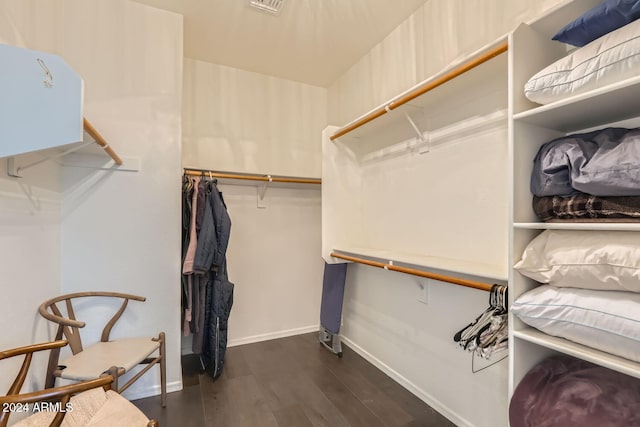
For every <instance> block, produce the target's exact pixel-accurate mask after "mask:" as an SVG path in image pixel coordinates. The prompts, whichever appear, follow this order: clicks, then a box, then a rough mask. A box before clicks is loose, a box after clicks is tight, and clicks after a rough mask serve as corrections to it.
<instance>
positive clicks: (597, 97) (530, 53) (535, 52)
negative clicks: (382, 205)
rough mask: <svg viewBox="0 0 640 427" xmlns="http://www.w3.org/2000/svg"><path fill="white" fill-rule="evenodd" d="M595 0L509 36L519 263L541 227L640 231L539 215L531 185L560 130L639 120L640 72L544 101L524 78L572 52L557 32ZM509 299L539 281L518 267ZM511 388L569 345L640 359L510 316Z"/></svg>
mask: <svg viewBox="0 0 640 427" xmlns="http://www.w3.org/2000/svg"><path fill="white" fill-rule="evenodd" d="M596 3H597V1H573V2H566V3H564V4H562V5H560V6H559V7H558V8H556V10H554V11H551V13H549V14H548V15H547V16H545V17H544V18H542V19H541V20H540V21H538V22H535V23H531V24H530V25H527V24H523V25H521V26H520V27H518V28H517V29H516V30H515V31H514V32H513V34H512V35H511V36H510V39H509V69H510V112H511V120H510V130H509V141H510V142H509V143H510V149H511V150H510V151H511V157H512V170H511V178H512V179H511V180H510V181H511V182H512V185H513V187H512V190H511V193H512V197H511V214H510V223H511V230H510V259H509V264H510V265H511V266H513V265H514V264H515V263H516V262H517V261H518V260H519V259H520V257H521V256H522V253H523V250H524V248H525V247H526V245H527V244H528V243H529V242H530V241H531V239H533V238H534V237H535V236H536V235H538V234H539V233H541V232H542V231H543V230H548V229H556V230H621V231H629V232H640V224H638V223H622V222H616V223H602V222H600V223H598V222H593V223H586V222H579V223H541V222H539V221H538V219H537V218H536V216H535V214H534V212H533V208H532V197H533V196H532V194H531V192H530V190H529V183H530V176H531V169H532V164H533V159H534V157H535V155H536V153H537V151H538V149H539V147H540V146H541V145H542V144H544V143H545V142H548V141H549V140H551V139H553V138H556V137H558V136H562V135H566V134H570V133H576V132H580V131H584V130H588V129H594V128H603V127H606V126H610V125H614V124H619V123H620V122H623V121H626V124H629V123H633V122H634V121H636V122H637V123H636V126H637V125H638V123H640V120H638V119H636V118H638V117H640V103H638V102H637V100H638V97H639V96H640V78H638V77H635V78H632V79H628V80H626V81H622V82H619V83H616V84H612V85H609V86H607V87H603V88H600V89H597V90H593V91H591V92H589V93H584V94H581V95H578V96H574V97H570V98H567V99H564V100H561V101H558V102H554V103H551V104H548V105H544V106H539V105H537V104H534V103H532V102H530V101H528V100H527V99H526V98H525V96H524V93H523V87H524V83H525V82H526V81H527V80H528V78H529V77H531V76H532V75H533V74H535V73H536V72H538V71H540V70H541V69H542V68H544V67H545V66H547V65H549V64H551V63H552V62H553V61H555V60H556V59H559V58H560V57H562V56H563V55H565V54H566V49H565V48H564V46H563V45H562V44H561V43H558V42H554V41H552V40H551V37H552V36H553V34H554V33H555V31H556V30H557V29H559V28H561V27H562V26H563V25H564V24H566V23H567V22H569V21H570V20H572V19H574V18H575V17H577V16H579V15H581V14H582V13H583V12H584V11H586V10H588V9H589V8H591V7H592V6H594V5H595V4H596ZM509 286H510V287H511V290H510V292H509V297H510V300H511V301H510V303H512V302H513V301H514V299H515V298H517V297H518V296H520V295H521V294H522V293H524V292H526V291H527V290H530V289H532V288H533V287H535V286H538V283H536V282H534V281H533V280H531V279H528V278H525V277H524V276H522V275H521V274H519V273H518V272H517V271H515V270H514V269H513V268H511V269H510V272H509ZM510 328H511V330H510V332H511V333H510V379H509V395H510V396H511V394H512V393H513V391H514V389H515V387H516V386H517V384H518V383H519V382H520V380H521V379H522V377H523V376H524V375H525V374H526V373H527V372H528V371H529V370H530V369H531V368H532V367H533V366H534V365H535V364H537V363H538V362H539V361H541V360H542V359H543V358H545V357H547V356H549V355H551V354H553V353H557V352H560V353H565V354H569V355H572V356H574V357H578V358H581V359H584V360H588V361H590V362H593V363H596V364H599V365H602V366H605V367H608V368H610V369H614V370H616V371H620V372H623V373H625V374H629V375H632V376H636V377H640V364H638V363H635V362H633V361H630V360H627V359H624V358H621V357H617V356H614V355H611V354H608V353H605V352H602V351H598V350H595V349H593V348H590V347H587V346H583V345H580V344H577V343H574V342H570V341H568V340H565V339H562V338H557V337H553V336H549V335H546V334H545V333H543V332H540V331H538V330H536V329H533V328H531V327H529V326H527V325H526V324H524V323H523V322H521V321H520V320H519V319H518V318H517V317H515V316H513V315H511V318H510Z"/></svg>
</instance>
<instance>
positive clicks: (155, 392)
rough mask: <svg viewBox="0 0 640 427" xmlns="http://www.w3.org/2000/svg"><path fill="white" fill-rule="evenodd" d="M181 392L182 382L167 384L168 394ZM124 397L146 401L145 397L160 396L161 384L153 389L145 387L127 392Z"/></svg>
mask: <svg viewBox="0 0 640 427" xmlns="http://www.w3.org/2000/svg"><path fill="white" fill-rule="evenodd" d="M180 390H182V381H174V382H171V383H167V393H173V392H174V391H180ZM122 395H123V396H124V397H126V398H127V400H138V399H144V398H145V397H152V396H159V395H160V384H156V385H153V386H151V387H145V388H143V389H136V390H131V389H129V390H125V391H124V393H122Z"/></svg>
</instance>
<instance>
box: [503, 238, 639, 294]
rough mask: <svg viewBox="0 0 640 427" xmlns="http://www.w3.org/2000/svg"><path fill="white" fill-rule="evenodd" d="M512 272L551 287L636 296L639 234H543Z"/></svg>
mask: <svg viewBox="0 0 640 427" xmlns="http://www.w3.org/2000/svg"><path fill="white" fill-rule="evenodd" d="M514 268H515V269H516V270H518V271H519V272H520V273H521V274H523V275H525V276H527V277H530V278H532V279H534V280H536V281H538V282H541V283H548V284H550V285H554V286H561V287H577V288H584V289H599V290H614V291H633V292H640V232H631V231H576V230H546V231H544V232H542V233H541V234H539V235H538V236H537V237H536V238H535V239H533V240H532V241H531V242H529V245H528V246H527V247H526V249H525V250H524V253H523V254H522V259H521V260H520V261H518V262H517V263H516V265H515V266H514Z"/></svg>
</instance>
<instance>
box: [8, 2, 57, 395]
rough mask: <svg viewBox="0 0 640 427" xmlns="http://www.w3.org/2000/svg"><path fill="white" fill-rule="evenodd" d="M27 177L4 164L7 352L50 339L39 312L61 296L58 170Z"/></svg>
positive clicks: (13, 370) (13, 368)
mask: <svg viewBox="0 0 640 427" xmlns="http://www.w3.org/2000/svg"><path fill="white" fill-rule="evenodd" d="M1 13H2V12H1V11H0V14H1ZM1 40H2V36H0V41H1ZM38 159H39V157H37V156H35V155H30V156H24V157H21V160H22V161H24V162H25V163H30V162H33V161H37V160H38ZM28 172H29V173H28V174H26V171H25V178H22V179H16V178H8V177H7V173H6V162H5V161H3V160H2V161H0V271H2V283H3V285H2V289H3V296H2V303H0V324H2V325H4V331H3V333H2V338H0V348H1V349H3V350H5V349H9V348H15V347H21V346H24V345H29V344H33V343H36V342H44V341H48V340H49V336H48V328H47V325H46V321H44V319H42V317H41V316H40V315H39V314H38V311H37V309H38V306H39V305H40V304H41V303H42V302H43V301H44V300H46V299H48V298H52V297H54V296H55V295H58V293H59V291H60V203H61V202H60V194H59V192H58V191H57V187H58V184H59V183H58V171H57V167H56V166H55V165H52V164H46V165H44V164H43V166H42V167H41V168H39V169H38V170H35V169H31V170H29V171H28ZM51 187H53V188H51ZM47 356H48V355H47ZM15 359H17V360H10V361H2V363H0V390H7V389H8V388H9V386H10V385H11V383H12V381H13V379H14V378H15V375H16V374H17V372H18V369H19V367H20V363H22V360H19V359H20V358H15ZM33 363H34V366H37V367H38V368H36V369H33V370H32V372H31V375H30V376H29V378H28V379H27V382H26V384H25V389H26V388H29V389H31V388H33V387H34V383H35V384H40V385H41V384H42V381H43V380H44V371H45V369H46V356H45V357H44V358H42V357H36V358H35V359H34V362H33Z"/></svg>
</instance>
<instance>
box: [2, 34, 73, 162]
mask: <svg viewBox="0 0 640 427" xmlns="http://www.w3.org/2000/svg"><path fill="white" fill-rule="evenodd" d="M82 100H83V83H82V79H81V78H80V76H79V75H78V74H77V73H75V72H74V71H73V70H72V69H71V68H70V67H69V65H67V64H66V63H65V62H64V61H63V60H62V59H61V58H60V57H58V56H56V55H52V54H49V53H44V52H37V51H33V50H29V49H23V48H19V47H15V46H9V45H2V44H0V157H8V156H14V155H17V154H22V153H28V152H32V151H37V150H44V149H48V148H53V147H59V146H62V145H67V144H71V143H76V142H79V141H82V139H83V119H82Z"/></svg>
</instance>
